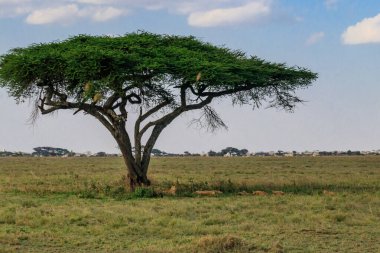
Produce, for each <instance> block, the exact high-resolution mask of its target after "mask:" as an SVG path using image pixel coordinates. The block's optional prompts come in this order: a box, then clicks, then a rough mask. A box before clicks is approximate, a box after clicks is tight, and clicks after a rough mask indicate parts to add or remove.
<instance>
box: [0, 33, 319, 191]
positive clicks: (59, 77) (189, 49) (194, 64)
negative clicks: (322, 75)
mask: <svg viewBox="0 0 380 253" xmlns="http://www.w3.org/2000/svg"><path fill="white" fill-rule="evenodd" d="M316 78H317V74H315V73H313V72H311V71H309V70H307V69H305V68H300V67H289V66H286V65H285V64H277V63H271V62H267V61H264V60H261V59H259V58H257V57H254V56H252V57H250V56H247V55H246V54H245V53H243V52H242V51H239V50H231V49H228V48H225V47H217V46H214V45H211V44H209V43H205V42H202V41H200V40H198V39H196V38H195V37H192V36H189V37H182V36H169V35H159V34H152V33H147V32H138V33H130V34H126V35H124V36H121V37H109V36H88V35H79V36H75V37H71V38H69V39H67V40H64V41H58V42H52V43H46V44H34V45H31V46H29V47H26V48H15V49H12V50H11V51H9V52H8V53H7V54H5V55H3V56H1V58H0V86H1V87H5V88H6V89H7V90H8V92H9V95H10V96H12V97H14V98H15V99H16V101H18V102H23V101H25V100H27V99H35V101H36V108H37V109H38V110H39V111H40V112H41V113H42V114H48V113H52V112H54V111H57V110H61V109H70V110H74V114H76V113H77V112H80V111H82V112H84V113H86V114H89V115H92V116H94V117H95V118H97V119H98V120H99V121H100V122H101V123H102V124H103V125H104V126H105V127H106V128H107V129H108V130H109V131H110V133H111V134H112V136H113V137H114V138H115V140H116V141H117V143H118V145H119V147H120V150H121V152H122V154H123V156H124V160H125V163H126V166H127V169H128V175H129V178H130V183H131V186H132V188H133V187H134V185H135V184H149V180H148V178H147V171H148V165H149V161H150V154H151V151H152V149H153V147H154V144H155V142H156V140H157V138H158V136H159V135H160V133H161V132H162V130H163V129H164V128H165V127H166V126H167V125H168V124H170V123H171V122H172V121H173V120H174V119H175V118H176V117H178V116H179V115H181V114H183V113H185V112H187V111H191V110H197V109H201V110H202V111H203V119H204V120H205V121H206V123H207V125H208V126H209V127H211V128H212V129H213V128H217V127H219V126H223V125H224V123H223V121H222V120H221V119H220V118H219V117H218V115H217V114H216V112H215V111H214V110H213V109H212V108H211V107H210V103H211V102H212V101H213V100H214V99H215V98H222V97H229V98H231V99H232V103H233V104H236V103H238V104H249V105H252V106H254V107H257V106H260V105H261V104H262V103H265V104H267V105H269V106H275V107H279V108H283V109H285V110H292V109H293V108H294V106H295V105H296V104H297V103H299V102H301V100H300V99H299V98H298V97H297V96H296V95H295V91H296V90H297V89H301V88H306V87H307V86H309V85H310V84H311V83H312V81H314V80H315V79H316ZM136 108H137V112H138V116H137V120H136V122H135V128H134V133H128V132H127V130H126V122H128V120H129V119H128V113H129V112H130V113H132V112H133V111H136ZM132 109H133V110H132ZM144 135H147V136H146V137H145V138H144V139H146V140H147V141H146V142H145V143H142V138H143V136H144ZM132 140H133V141H134V145H132ZM133 146H134V149H133Z"/></svg>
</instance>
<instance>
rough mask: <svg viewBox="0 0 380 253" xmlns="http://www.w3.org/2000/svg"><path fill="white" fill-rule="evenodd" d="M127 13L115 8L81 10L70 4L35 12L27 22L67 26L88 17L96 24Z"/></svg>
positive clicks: (87, 8)
mask: <svg viewBox="0 0 380 253" xmlns="http://www.w3.org/2000/svg"><path fill="white" fill-rule="evenodd" d="M126 13H127V11H126V10H124V9H116V8H114V7H86V8H82V9H80V8H79V7H78V5H76V4H69V5H63V6H58V7H53V8H45V9H38V10H34V11H33V12H32V13H30V14H29V15H28V16H27V18H26V22H27V23H28V24H32V25H44V24H50V23H59V24H62V25H67V24H70V23H73V22H75V21H76V20H77V19H79V18H88V17H90V18H91V19H92V20H93V21H96V22H104V21H108V20H110V19H113V18H117V17H119V16H121V15H124V14H126Z"/></svg>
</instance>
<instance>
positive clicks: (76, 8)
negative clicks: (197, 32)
mask: <svg viewBox="0 0 380 253" xmlns="http://www.w3.org/2000/svg"><path fill="white" fill-rule="evenodd" d="M272 1H274V0H54V1H51V0H0V18H2V17H16V16H25V17H26V22H27V23H28V24H39V25H43V24H49V23H56V24H71V23H74V22H77V21H78V20H80V19H81V20H84V19H90V20H93V21H95V22H105V21H108V20H110V19H112V18H117V17H121V16H122V15H125V14H127V13H128V12H130V11H133V10H137V9H144V10H149V11H159V10H160V11H167V12H169V13H175V14H177V15H184V16H186V17H187V18H188V23H189V24H190V25H193V26H220V25H228V24H238V23H243V22H254V21H257V20H258V19H260V18H262V17H264V16H268V15H269V14H271V12H272ZM272 15H273V14H272Z"/></svg>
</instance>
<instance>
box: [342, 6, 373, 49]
mask: <svg viewBox="0 0 380 253" xmlns="http://www.w3.org/2000/svg"><path fill="white" fill-rule="evenodd" d="M342 41H343V43H344V44H347V45H357V44H366V43H380V13H379V14H378V15H377V16H375V17H371V18H365V19H363V20H362V21H360V22H359V23H357V24H355V25H353V26H349V27H348V28H347V29H346V31H345V32H344V33H343V34H342Z"/></svg>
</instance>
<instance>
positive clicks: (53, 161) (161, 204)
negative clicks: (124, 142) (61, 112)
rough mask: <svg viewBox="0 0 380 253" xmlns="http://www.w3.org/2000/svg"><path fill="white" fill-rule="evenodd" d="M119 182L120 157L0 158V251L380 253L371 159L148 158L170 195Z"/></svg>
mask: <svg viewBox="0 0 380 253" xmlns="http://www.w3.org/2000/svg"><path fill="white" fill-rule="evenodd" d="M123 174H125V170H124V167H123V163H122V159H121V158H1V159H0V252H380V243H379V238H380V157H371V156H366V157H363V156H362V157H294V158H277V157H272V158H206V157H195V158H157V159H153V160H152V164H151V168H150V177H151V179H152V181H153V189H154V191H155V192H159V191H160V190H161V189H168V188H169V187H170V186H171V185H173V184H176V185H177V186H178V189H179V194H178V195H179V196H176V197H173V196H164V197H160V196H158V197H156V198H138V197H139V196H137V195H136V194H135V195H131V194H130V193H127V192H125V190H124V188H123V178H122V176H123ZM200 189H217V190H222V191H223V192H224V193H225V194H223V195H222V196H218V197H195V196H192V194H191V193H192V192H193V191H194V190H200ZM243 190H245V191H249V192H251V191H254V190H265V191H267V192H271V191H272V190H281V191H284V192H285V195H284V196H274V195H271V194H270V195H268V196H251V195H250V196H239V195H238V194H237V193H238V192H239V191H243ZM323 190H328V191H331V192H334V195H332V196H326V195H324V194H323V193H322V192H323ZM140 193H141V192H140ZM141 196H145V197H149V196H150V195H149V194H147V195H144V194H142V195H141Z"/></svg>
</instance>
